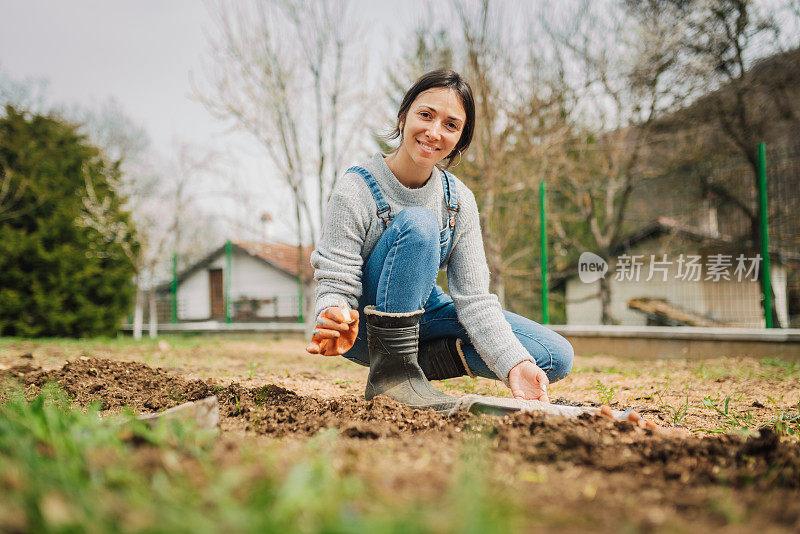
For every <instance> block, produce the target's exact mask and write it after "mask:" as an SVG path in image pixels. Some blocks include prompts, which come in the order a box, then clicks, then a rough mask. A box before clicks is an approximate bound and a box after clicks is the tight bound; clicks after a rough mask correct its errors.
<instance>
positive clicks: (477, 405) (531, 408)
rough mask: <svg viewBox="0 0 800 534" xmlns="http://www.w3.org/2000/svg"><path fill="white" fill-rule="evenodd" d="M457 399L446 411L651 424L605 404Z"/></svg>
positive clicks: (633, 413)
mask: <svg viewBox="0 0 800 534" xmlns="http://www.w3.org/2000/svg"><path fill="white" fill-rule="evenodd" d="M457 401H458V402H457V403H456V405H455V406H453V408H452V409H451V410H450V411H449V412H448V413H447V415H455V414H456V413H459V412H469V413H474V414H488V415H499V416H503V415H509V414H512V413H514V412H540V413H544V414H546V415H557V416H561V417H567V418H574V417H579V416H581V415H594V416H604V417H609V418H611V419H615V420H617V421H630V422H634V423H638V422H639V421H642V422H641V423H640V426H650V427H653V426H655V425H654V424H653V423H651V422H648V421H644V420H642V418H641V417H640V416H639V414H638V413H637V412H635V411H633V410H612V409H611V408H610V407H608V406H602V407H600V408H595V407H593V406H565V405H563V404H550V403H547V402H542V401H538V400H525V399H510V398H508V397H488V396H484V395H464V396H463V397H459V398H458V399H457Z"/></svg>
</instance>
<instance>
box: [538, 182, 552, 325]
mask: <svg viewBox="0 0 800 534" xmlns="http://www.w3.org/2000/svg"><path fill="white" fill-rule="evenodd" d="M546 193H547V191H546V186H545V182H544V180H542V181H541V182H539V217H540V222H539V233H540V235H541V249H542V250H541V259H542V324H549V323H550V302H549V298H548V294H547V293H548V291H549V288H548V284H547V214H546V212H545V202H544V201H545V196H546Z"/></svg>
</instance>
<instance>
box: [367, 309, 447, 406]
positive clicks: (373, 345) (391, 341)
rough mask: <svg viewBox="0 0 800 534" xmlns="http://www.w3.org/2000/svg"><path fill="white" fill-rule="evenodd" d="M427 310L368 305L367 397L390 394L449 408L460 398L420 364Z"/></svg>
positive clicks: (401, 399) (415, 403) (411, 403)
mask: <svg viewBox="0 0 800 534" xmlns="http://www.w3.org/2000/svg"><path fill="white" fill-rule="evenodd" d="M422 313H423V310H418V311H415V312H409V313H389V312H381V311H378V310H376V309H375V306H367V307H365V308H364V317H365V319H366V323H367V347H368V349H369V378H367V388H366V390H365V391H364V398H365V399H367V400H370V399H372V398H373V397H375V396H376V395H386V396H387V397H389V398H390V399H393V400H396V401H397V402H400V403H402V404H405V405H407V406H410V407H411V408H417V409H420V410H427V409H428V408H432V409H434V410H435V411H437V412H447V411H450V410H451V409H452V408H453V407H455V405H456V403H457V402H458V399H457V398H456V397H451V396H450V395H446V394H444V393H442V392H441V391H439V390H437V389H436V388H434V387H433V386H432V385H431V383H430V382H429V381H428V379H427V378H426V377H425V373H423V372H422V369H421V368H420V366H419V363H418V361H417V358H418V352H417V351H418V344H419V319H420V317H422Z"/></svg>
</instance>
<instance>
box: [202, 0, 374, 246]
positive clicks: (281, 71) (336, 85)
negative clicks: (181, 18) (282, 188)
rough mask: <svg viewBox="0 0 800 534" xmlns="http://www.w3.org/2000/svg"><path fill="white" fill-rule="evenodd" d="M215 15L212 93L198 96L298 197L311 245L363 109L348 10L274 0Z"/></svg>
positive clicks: (216, 9)
mask: <svg viewBox="0 0 800 534" xmlns="http://www.w3.org/2000/svg"><path fill="white" fill-rule="evenodd" d="M211 9H212V12H213V15H214V17H215V19H216V23H217V28H216V29H217V31H218V34H219V35H218V38H217V39H216V40H215V41H213V43H212V46H213V49H214V54H215V56H214V59H213V61H212V62H211V64H210V65H209V69H208V81H209V83H210V88H209V89H208V90H203V89H197V90H196V93H197V97H198V99H199V100H200V101H201V102H203V104H204V105H205V106H206V107H207V109H208V110H209V111H211V113H212V114H214V115H215V116H216V117H218V118H221V119H224V120H228V121H231V122H232V123H233V124H234V126H235V127H236V128H238V129H240V130H243V131H245V132H247V133H248V134H250V135H251V136H252V137H253V138H254V139H255V140H256V141H257V142H258V143H259V144H260V146H261V147H262V148H263V149H264V151H265V153H266V155H267V157H268V158H269V160H270V163H271V164H272V167H273V168H274V169H275V171H276V173H277V174H278V176H279V177H280V179H281V181H282V182H283V184H284V185H286V186H287V187H289V189H290V190H291V192H292V197H293V200H294V211H295V223H296V224H297V232H298V234H297V235H298V243H302V242H303V241H304V238H305V235H308V237H310V240H311V242H312V244H313V243H315V242H316V238H317V235H318V233H319V230H320V229H321V225H322V217H323V215H324V207H323V206H324V204H325V203H326V202H327V200H328V198H329V196H330V193H331V190H332V189H333V186H334V185H335V182H336V179H337V178H338V176H339V175H340V174H341V171H342V170H343V169H342V166H343V162H344V161H345V160H346V158H347V156H348V154H349V152H350V150H351V149H352V148H353V140H354V139H356V138H357V137H356V136H355V135H354V134H355V132H356V128H358V127H359V121H358V113H359V111H358V109H357V108H358V107H359V105H360V104H363V102H359V86H360V85H361V84H357V83H353V81H352V80H353V79H358V77H357V75H356V74H355V72H357V66H358V65H363V54H359V55H356V54H357V50H356V49H355V46H354V42H353V40H354V39H355V36H356V35H357V32H356V31H355V28H354V27H353V25H352V23H351V22H350V21H351V20H352V17H350V16H349V15H350V9H349V5H348V4H347V3H342V2H332V1H327V0H326V1H324V2H315V1H310V0H293V1H289V0H286V1H279V0H271V1H267V2H257V3H255V4H254V5H253V4H247V5H245V4H239V5H237V6H231V5H230V4H226V5H224V6H223V5H221V4H219V5H214V6H211ZM312 180H313V182H314V185H313V187H312V186H311V184H312ZM315 201H316V202H315ZM314 203H316V206H315V207H313V208H312V206H313V205H314ZM304 230H305V232H304Z"/></svg>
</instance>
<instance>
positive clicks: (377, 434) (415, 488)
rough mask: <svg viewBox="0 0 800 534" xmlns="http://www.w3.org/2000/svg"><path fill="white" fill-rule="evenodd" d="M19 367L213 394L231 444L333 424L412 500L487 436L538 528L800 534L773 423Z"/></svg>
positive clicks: (439, 484) (348, 460)
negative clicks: (468, 409)
mask: <svg viewBox="0 0 800 534" xmlns="http://www.w3.org/2000/svg"><path fill="white" fill-rule="evenodd" d="M18 362H19V363H17V364H16V365H13V366H10V367H7V368H5V369H3V370H0V377H13V378H15V379H17V380H19V381H20V382H21V383H22V384H24V386H25V388H26V393H27V394H28V395H33V394H35V393H36V392H37V391H38V390H39V389H40V388H41V387H42V386H43V385H44V384H45V383H46V382H48V381H57V382H58V383H59V384H61V385H62V386H63V388H64V389H65V391H66V392H67V394H68V395H69V396H70V397H71V398H72V399H74V401H75V402H76V403H78V404H81V405H88V404H90V403H92V402H100V403H101V406H102V409H103V410H105V411H107V412H113V411H115V410H118V409H120V408H121V407H122V406H125V405H128V406H131V407H133V408H134V410H136V411H137V412H142V413H144V412H157V411H161V410H163V409H166V408H170V407H172V406H176V405H178V404H181V403H183V402H186V401H191V400H198V399H201V398H204V397H207V396H209V395H214V394H215V395H217V396H218V398H219V401H220V415H221V428H222V431H223V434H222V435H223V438H222V440H221V445H220V447H223V449H224V448H225V447H228V448H231V447H232V448H235V445H234V442H236V441H237V440H238V439H240V437H241V436H242V435H246V436H252V437H253V439H255V440H256V441H257V440H264V439H269V440H274V439H276V438H280V439H282V440H284V441H285V442H286V443H287V451H288V450H290V449H291V444H293V443H298V442H302V441H303V440H305V439H307V437H309V436H313V435H315V434H317V433H318V432H320V431H321V430H322V429H326V428H334V429H337V432H338V434H339V436H340V438H341V439H340V440H338V441H337V443H336V445H335V447H336V451H335V453H334V454H336V455H337V456H336V457H338V458H343V460H342V462H343V464H342V466H341V469H345V470H348V471H351V472H354V473H356V474H358V475H360V476H363V477H364V478H365V479H371V480H372V481H373V482H374V484H375V487H377V488H379V490H380V491H385V492H387V493H392V494H399V495H407V496H409V497H410V498H425V497H426V495H428V496H431V497H433V496H435V495H437V493H438V492H439V491H441V489H442V488H443V487H445V486H446V484H447V481H448V480H450V470H451V468H452V466H453V465H454V462H455V461H456V459H457V458H458V457H459V454H461V453H462V451H463V450H464V448H465V443H466V442H467V441H469V440H468V438H469V436H474V435H482V436H487V437H488V438H489V439H490V442H491V450H490V451H485V452H486V455H487V456H489V457H490V458H491V463H490V466H491V467H490V469H489V472H490V474H491V477H492V478H493V479H494V480H496V481H499V482H500V483H501V484H504V485H506V486H507V487H508V488H510V489H511V490H512V491H513V492H515V493H517V494H518V495H519V498H521V499H522V500H523V501H524V502H525V503H526V504H528V505H529V509H530V511H531V513H530V517H528V518H527V519H528V524H527V525H526V529H528V530H531V531H536V530H552V529H557V530H561V531H587V530H605V531H615V532H616V531H620V530H629V531H653V530H656V531H697V530H698V529H702V530H710V529H712V528H713V529H715V530H722V531H725V532H728V531H730V532H738V531H741V532H745V531H748V532H749V531H751V530H752V528H753V527H758V528H759V529H761V530H762V531H764V532H771V531H787V532H788V531H794V532H796V531H798V529H800V444H798V442H797V440H796V439H786V438H784V439H780V438H779V436H778V435H777V434H776V433H775V432H774V431H773V430H772V429H771V428H769V427H763V428H761V429H760V430H758V431H757V432H751V433H750V434H749V435H738V434H722V435H689V436H686V435H683V434H680V435H676V434H675V433H674V432H673V433H670V432H665V431H662V430H661V429H656V430H652V429H642V428H640V427H638V426H637V425H635V424H633V423H629V422H619V421H611V420H607V419H600V418H596V417H590V416H586V417H581V418H578V419H562V418H554V417H545V416H542V415H540V414H536V413H519V414H515V415H512V416H506V417H502V418H500V417H491V416H473V415H469V414H461V415H458V416H454V417H450V418H448V417H444V416H441V415H438V414H436V413H434V412H433V411H425V412H424V411H419V410H413V409H410V408H408V407H406V406H403V405H400V404H397V403H395V402H393V401H391V400H389V399H386V398H384V397H378V398H376V399H374V400H372V401H365V400H364V399H363V398H361V397H358V396H356V395H343V396H317V395H314V394H307V395H305V394H298V393H297V392H295V391H292V390H290V389H288V388H286V387H284V386H283V385H280V384H277V383H266V384H259V385H255V386H252V385H248V384H243V383H241V382H239V381H226V383H225V382H223V381H220V380H219V379H216V378H206V379H198V378H193V377H187V376H182V375H181V374H180V373H176V372H174V371H170V370H166V369H162V368H153V367H150V366H148V365H146V364H143V363H138V362H131V361H119V360H111V359H105V358H94V357H88V356H83V357H79V358H76V359H72V360H70V361H68V362H67V363H65V364H64V365H62V366H61V367H57V368H54V369H50V370H46V369H43V368H41V367H39V366H38V365H37V364H36V363H35V362H34V361H33V360H32V359H30V358H27V359H25V360H18ZM184 375H185V373H184ZM562 401H566V399H562ZM577 404H580V403H577ZM662 415H663V414H662ZM286 454H289V453H288V452H287V453H286ZM223 456H224V455H223ZM232 456H235V455H232ZM229 461H231V460H230V459H229Z"/></svg>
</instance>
